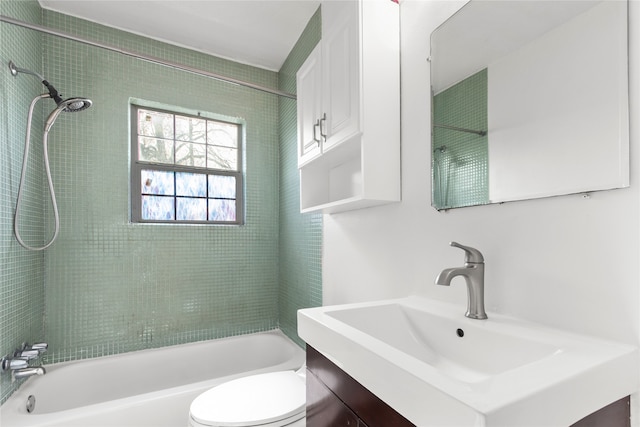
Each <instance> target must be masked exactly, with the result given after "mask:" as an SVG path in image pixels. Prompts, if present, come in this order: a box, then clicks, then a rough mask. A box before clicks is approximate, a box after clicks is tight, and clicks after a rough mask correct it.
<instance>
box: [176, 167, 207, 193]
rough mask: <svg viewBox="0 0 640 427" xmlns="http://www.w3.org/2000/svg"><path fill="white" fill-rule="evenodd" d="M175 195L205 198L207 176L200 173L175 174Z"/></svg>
mask: <svg viewBox="0 0 640 427" xmlns="http://www.w3.org/2000/svg"><path fill="white" fill-rule="evenodd" d="M176 195H177V196H190V197H206V196H207V176H206V175H205V174H200V173H187V172H176Z"/></svg>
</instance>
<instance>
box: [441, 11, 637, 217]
mask: <svg viewBox="0 0 640 427" xmlns="http://www.w3.org/2000/svg"><path fill="white" fill-rule="evenodd" d="M627 7H628V5H627V2H626V1H620V0H608V1H580V0H570V1H527V0H508V1H502V0H499V1H495V0H471V1H469V2H468V3H466V4H465V5H464V6H463V7H462V8H461V9H460V10H459V11H458V12H457V13H456V14H455V15H453V16H452V17H451V18H450V19H448V20H447V21H446V22H444V23H443V24H442V25H441V26H440V27H438V28H437V29H436V30H435V31H434V32H433V33H432V35H431V53H430V62H431V89H432V99H431V102H432V109H431V112H432V117H431V123H432V132H431V149H432V157H431V170H432V205H433V206H434V207H435V208H436V209H438V210H442V209H450V208H457V207H463V206H473V205H481V204H488V203H502V202H506V201H512V200H523V199H532V198H539V197H549V196H556V195H561V194H572V193H582V192H589V191H597V190H606V189H613V188H622V187H627V186H628V185H629V103H628V63H627V58H628V52H627Z"/></svg>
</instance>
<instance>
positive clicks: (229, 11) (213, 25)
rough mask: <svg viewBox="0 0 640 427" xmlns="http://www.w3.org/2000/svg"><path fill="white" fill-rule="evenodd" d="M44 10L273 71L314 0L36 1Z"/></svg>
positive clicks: (314, 7) (316, 2)
mask: <svg viewBox="0 0 640 427" xmlns="http://www.w3.org/2000/svg"><path fill="white" fill-rule="evenodd" d="M39 2H40V5H41V6H42V7H43V8H45V9H48V10H53V11H56V12H60V13H63V14H65V15H71V16H75V17H79V18H82V19H86V20H88V21H92V22H96V23H98V24H102V25H106V26H109V27H113V28H117V29H120V30H124V31H128V32H131V33H135V34H139V35H142V36H146V37H149V38H152V39H155V40H159V41H163V42H166V43H171V44H174V45H177V46H182V47H186V48H189V49H194V50H197V51H200V52H204V53H208V54H211V55H215V56H219V57H222V58H227V59H231V60H233V61H237V62H240V63H243V64H249V65H253V66H256V67H260V68H264V69H267V70H272V71H278V70H279V69H280V67H281V66H282V64H283V63H284V61H285V60H286V58H287V55H288V54H289V52H290V51H291V49H292V48H293V46H294V44H295V43H296V41H297V40H298V38H299V37H300V34H301V33H302V31H303V30H304V28H305V26H306V25H307V22H309V19H310V18H311V16H312V15H313V13H314V12H315V11H316V10H317V8H318V6H319V4H320V1H319V0H39Z"/></svg>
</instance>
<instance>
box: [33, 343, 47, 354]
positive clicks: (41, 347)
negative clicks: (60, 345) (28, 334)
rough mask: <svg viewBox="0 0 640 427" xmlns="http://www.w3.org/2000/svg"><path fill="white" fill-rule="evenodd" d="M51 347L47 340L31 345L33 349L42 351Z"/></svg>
mask: <svg viewBox="0 0 640 427" xmlns="http://www.w3.org/2000/svg"><path fill="white" fill-rule="evenodd" d="M48 348H49V344H47V343H46V342H39V343H37V344H34V345H32V346H31V350H38V351H39V352H40V353H44V352H45V351H47V349H48Z"/></svg>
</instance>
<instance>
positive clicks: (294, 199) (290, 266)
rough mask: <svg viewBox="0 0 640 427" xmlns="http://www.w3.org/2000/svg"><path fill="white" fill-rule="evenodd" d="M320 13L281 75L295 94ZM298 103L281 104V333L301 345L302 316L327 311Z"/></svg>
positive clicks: (318, 221) (284, 101)
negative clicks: (303, 175)
mask: <svg viewBox="0 0 640 427" xmlns="http://www.w3.org/2000/svg"><path fill="white" fill-rule="evenodd" d="M320 19H321V18H320V9H318V11H317V12H316V13H315V14H314V16H313V17H312V18H311V20H310V21H309V23H308V24H307V27H306V29H305V30H304V32H303V33H302V35H301V37H300V39H299V40H298V43H297V44H296V45H295V47H294V48H293V49H292V51H291V53H290V54H289V57H288V58H287V60H286V61H285V63H284V65H283V66H282V68H281V69H280V72H279V80H280V88H281V89H282V90H284V91H288V92H295V90H296V72H297V71H298V69H299V68H300V66H301V65H302V63H303V62H304V61H305V59H307V56H309V53H311V51H312V50H313V48H314V47H315V46H316V45H317V44H318V42H319V41H320V33H321V30H320V28H321V21H320ZM296 117H297V114H296V102H295V101H293V100H290V99H284V98H283V99H281V100H280V287H279V291H280V292H279V295H280V300H279V301H280V328H281V329H282V330H283V331H284V332H285V333H286V334H287V335H288V336H290V337H291V338H293V339H294V340H296V341H298V342H299V343H301V341H300V339H299V338H298V335H297V332H296V329H297V322H296V311H297V309H299V308H303V307H315V306H320V305H322V215H321V214H301V213H300V174H299V172H298V154H297V125H296Z"/></svg>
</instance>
